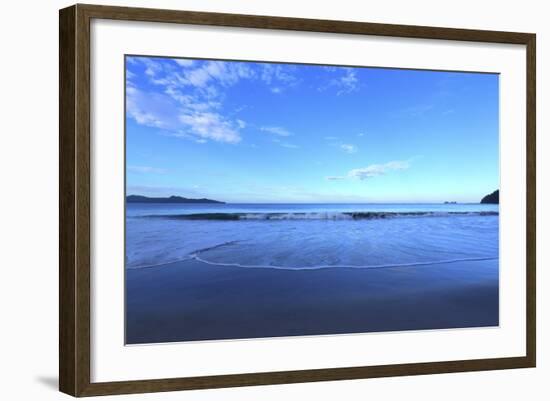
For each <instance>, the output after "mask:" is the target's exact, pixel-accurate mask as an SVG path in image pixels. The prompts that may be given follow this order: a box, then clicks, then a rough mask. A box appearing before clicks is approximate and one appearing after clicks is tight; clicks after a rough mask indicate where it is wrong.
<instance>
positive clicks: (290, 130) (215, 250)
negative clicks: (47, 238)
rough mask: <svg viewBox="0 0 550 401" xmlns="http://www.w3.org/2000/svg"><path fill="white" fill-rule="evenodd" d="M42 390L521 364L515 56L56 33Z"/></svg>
mask: <svg viewBox="0 0 550 401" xmlns="http://www.w3.org/2000/svg"><path fill="white" fill-rule="evenodd" d="M59 22H60V117H59V119H60V120H59V121H60V204H59V205H60V206H59V215H60V381H59V383H60V390H61V391H63V392H65V393H67V394H71V395H73V396H92V395H105V394H121V393H142V392H155V391H172V390H186V389H201V388H217V387H231V386H248V385H261V384H278V383H296V382H311V381H323V380H345V379H361V378H373V377H385V376H398V375H419V374H433V373H444V372H463V371H480V370H490V369H509V368H525V367H534V366H535V359H536V358H535V355H536V352H535V331H536V330H535V35H534V34H530V33H512V32H494V31H480V30H467V29H450V28H434V27H419V26H403V25H386V24H371V23H363V22H350V21H327V20H311V19H296V18H282V17H267V16H252V15H233V14H218V13H202V12H189V11H169V10H154V9H138V8H122V7H106V6H94V5H75V6H72V7H69V8H65V9H63V10H61V11H60V20H59Z"/></svg>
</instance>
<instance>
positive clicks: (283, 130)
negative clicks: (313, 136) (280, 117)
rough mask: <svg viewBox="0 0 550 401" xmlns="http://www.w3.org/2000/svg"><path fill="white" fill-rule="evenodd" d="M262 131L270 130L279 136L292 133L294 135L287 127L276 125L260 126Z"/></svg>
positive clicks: (269, 131)
mask: <svg viewBox="0 0 550 401" xmlns="http://www.w3.org/2000/svg"><path fill="white" fill-rule="evenodd" d="M260 131H264V132H268V133H270V134H273V135H278V136H290V135H292V133H291V132H289V131H288V130H287V129H286V128H283V127H275V126H270V127H260Z"/></svg>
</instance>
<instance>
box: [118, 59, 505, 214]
mask: <svg viewBox="0 0 550 401" xmlns="http://www.w3.org/2000/svg"><path fill="white" fill-rule="evenodd" d="M498 112H499V111H498V75H495V74H477V73H458V72H437V71H418V70H399V69H382V68H351V67H332V66H313V65H297V64H273V63H252V62H231V61H213V60H191V59H171V58H154V57H133V56H132V57H131V56H127V57H126V169H127V182H126V185H127V193H128V194H140V195H147V196H169V195H180V196H185V197H201V198H202V197H207V198H211V199H217V200H222V201H226V202H320V203H323V202H442V201H446V200H449V201H458V202H479V200H480V199H481V197H483V196H484V195H486V194H487V193H490V192H492V191H494V190H495V189H497V188H498V185H499V168H498V163H499V127H498V121H499V118H498Z"/></svg>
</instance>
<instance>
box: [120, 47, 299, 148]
mask: <svg viewBox="0 0 550 401" xmlns="http://www.w3.org/2000/svg"><path fill="white" fill-rule="evenodd" d="M127 60H128V65H132V68H133V69H135V68H138V67H139V65H141V66H142V68H143V70H142V71H143V73H144V76H145V77H147V79H148V81H149V83H150V84H151V85H152V88H153V89H151V88H150V87H149V88H147V87H145V86H138V82H139V81H137V77H138V74H137V72H136V71H130V70H129V69H128V68H127V92H126V93H127V100H126V101H127V103H126V104H127V111H128V115H129V117H131V118H132V119H133V120H134V121H136V122H137V123H138V124H140V125H145V126H149V127H154V128H159V129H162V130H164V131H165V132H164V133H165V134H166V135H171V136H176V137H180V138H185V139H189V140H193V141H195V142H199V143H202V142H205V141H217V142H224V143H230V144H236V143H239V142H241V140H242V133H241V131H242V130H243V129H245V128H246V126H247V124H246V123H245V122H244V121H243V120H242V119H237V118H235V116H234V115H233V114H232V113H229V114H226V113H224V112H223V105H224V101H225V96H226V89H227V88H229V87H230V86H233V85H236V84H237V83H238V82H239V81H241V80H256V81H260V82H263V83H265V84H266V85H268V87H269V88H270V90H271V91H273V92H275V93H277V92H282V90H283V88H282V87H283V86H284V85H295V84H296V83H297V82H298V80H297V79H296V78H295V76H294V75H293V74H292V72H293V68H294V66H284V65H271V64H262V63H240V62H224V61H196V60H189V59H156V58H149V57H129V58H127ZM139 85H142V82H139ZM157 88H158V89H157ZM267 128H268V130H267V131H268V132H271V133H273V134H275V135H280V136H288V135H290V133H289V132H288V131H286V130H284V129H281V128H280V127H267ZM270 129H271V130H270Z"/></svg>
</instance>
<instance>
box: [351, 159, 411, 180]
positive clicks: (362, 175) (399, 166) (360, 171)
mask: <svg viewBox="0 0 550 401" xmlns="http://www.w3.org/2000/svg"><path fill="white" fill-rule="evenodd" d="M409 167H410V163H409V162H408V161H391V162H388V163H384V164H371V165H370V166H367V167H363V168H356V169H353V170H351V171H350V172H349V173H348V176H349V177H352V178H358V179H360V180H366V179H368V178H372V177H378V176H380V175H385V174H387V173H388V172H390V171H395V170H407V169H408V168H409Z"/></svg>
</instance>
